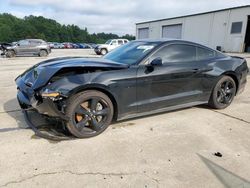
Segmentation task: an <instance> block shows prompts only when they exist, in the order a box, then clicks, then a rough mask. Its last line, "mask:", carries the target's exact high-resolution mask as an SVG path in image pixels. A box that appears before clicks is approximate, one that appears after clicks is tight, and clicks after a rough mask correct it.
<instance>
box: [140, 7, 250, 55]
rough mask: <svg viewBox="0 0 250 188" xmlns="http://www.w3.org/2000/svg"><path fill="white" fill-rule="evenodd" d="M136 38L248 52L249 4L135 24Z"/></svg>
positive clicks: (249, 48) (249, 50) (249, 42)
mask: <svg viewBox="0 0 250 188" xmlns="http://www.w3.org/2000/svg"><path fill="white" fill-rule="evenodd" d="M136 38H137V39H143V38H151V39H154V38H177V39H183V40H188V41H193V42H197V43H200V44H203V45H206V46H209V47H211V48H214V49H216V48H217V49H219V48H221V50H222V51H226V52H246V51H248V52H250V5H247V6H241V7H234V8H228V9H223V10H217V11H212V12H205V13H200V14H193V15H187V16H180V17H175V18H167V19H161V20H154V21H148V22H142V23H137V24H136Z"/></svg>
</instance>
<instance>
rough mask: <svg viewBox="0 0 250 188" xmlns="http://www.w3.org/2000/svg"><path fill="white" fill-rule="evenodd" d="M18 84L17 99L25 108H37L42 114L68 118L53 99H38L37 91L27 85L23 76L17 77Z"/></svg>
mask: <svg viewBox="0 0 250 188" xmlns="http://www.w3.org/2000/svg"><path fill="white" fill-rule="evenodd" d="M16 84H17V90H18V91H17V100H18V102H19V105H20V107H21V108H22V109H23V110H29V109H35V110H36V111H38V112H39V113H40V114H43V115H48V116H50V117H55V118H61V119H63V120H68V118H67V117H66V116H65V114H63V113H62V112H61V111H59V110H58V108H57V106H56V104H55V103H54V101H53V100H52V99H50V98H41V99H37V97H36V93H35V91H34V90H33V89H32V88H31V87H30V86H27V85H26V84H25V83H24V81H23V80H22V79H21V77H19V78H17V79H16Z"/></svg>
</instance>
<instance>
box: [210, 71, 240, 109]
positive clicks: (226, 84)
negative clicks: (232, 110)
mask: <svg viewBox="0 0 250 188" xmlns="http://www.w3.org/2000/svg"><path fill="white" fill-rule="evenodd" d="M235 94H236V84H235V81H234V80H233V79H232V78H231V77H229V76H223V77H222V78H221V79H220V80H219V82H218V83H217V84H216V86H215V88H214V90H213V93H212V95H211V97H210V100H209V105H210V106H211V107H213V108H216V109H224V108H226V107H228V106H229V105H230V104H231V103H232V101H233V99H234V96H235Z"/></svg>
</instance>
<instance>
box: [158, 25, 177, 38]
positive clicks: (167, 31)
mask: <svg viewBox="0 0 250 188" xmlns="http://www.w3.org/2000/svg"><path fill="white" fill-rule="evenodd" d="M181 33H182V24H178V25H166V26H163V27H162V38H174V39H181Z"/></svg>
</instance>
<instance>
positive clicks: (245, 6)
mask: <svg viewBox="0 0 250 188" xmlns="http://www.w3.org/2000/svg"><path fill="white" fill-rule="evenodd" d="M247 7H249V8H250V5H244V6H238V7H231V8H225V9H220V10H214V11H209V12H203V13H197V14H188V15H184V16H177V17H172V18H165V19H158V20H151V21H145V22H139V23H136V25H139V24H145V23H152V22H159V21H165V20H172V19H177V18H185V17H190V16H199V15H203V14H210V13H215V12H221V11H227V10H233V9H240V8H247Z"/></svg>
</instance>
